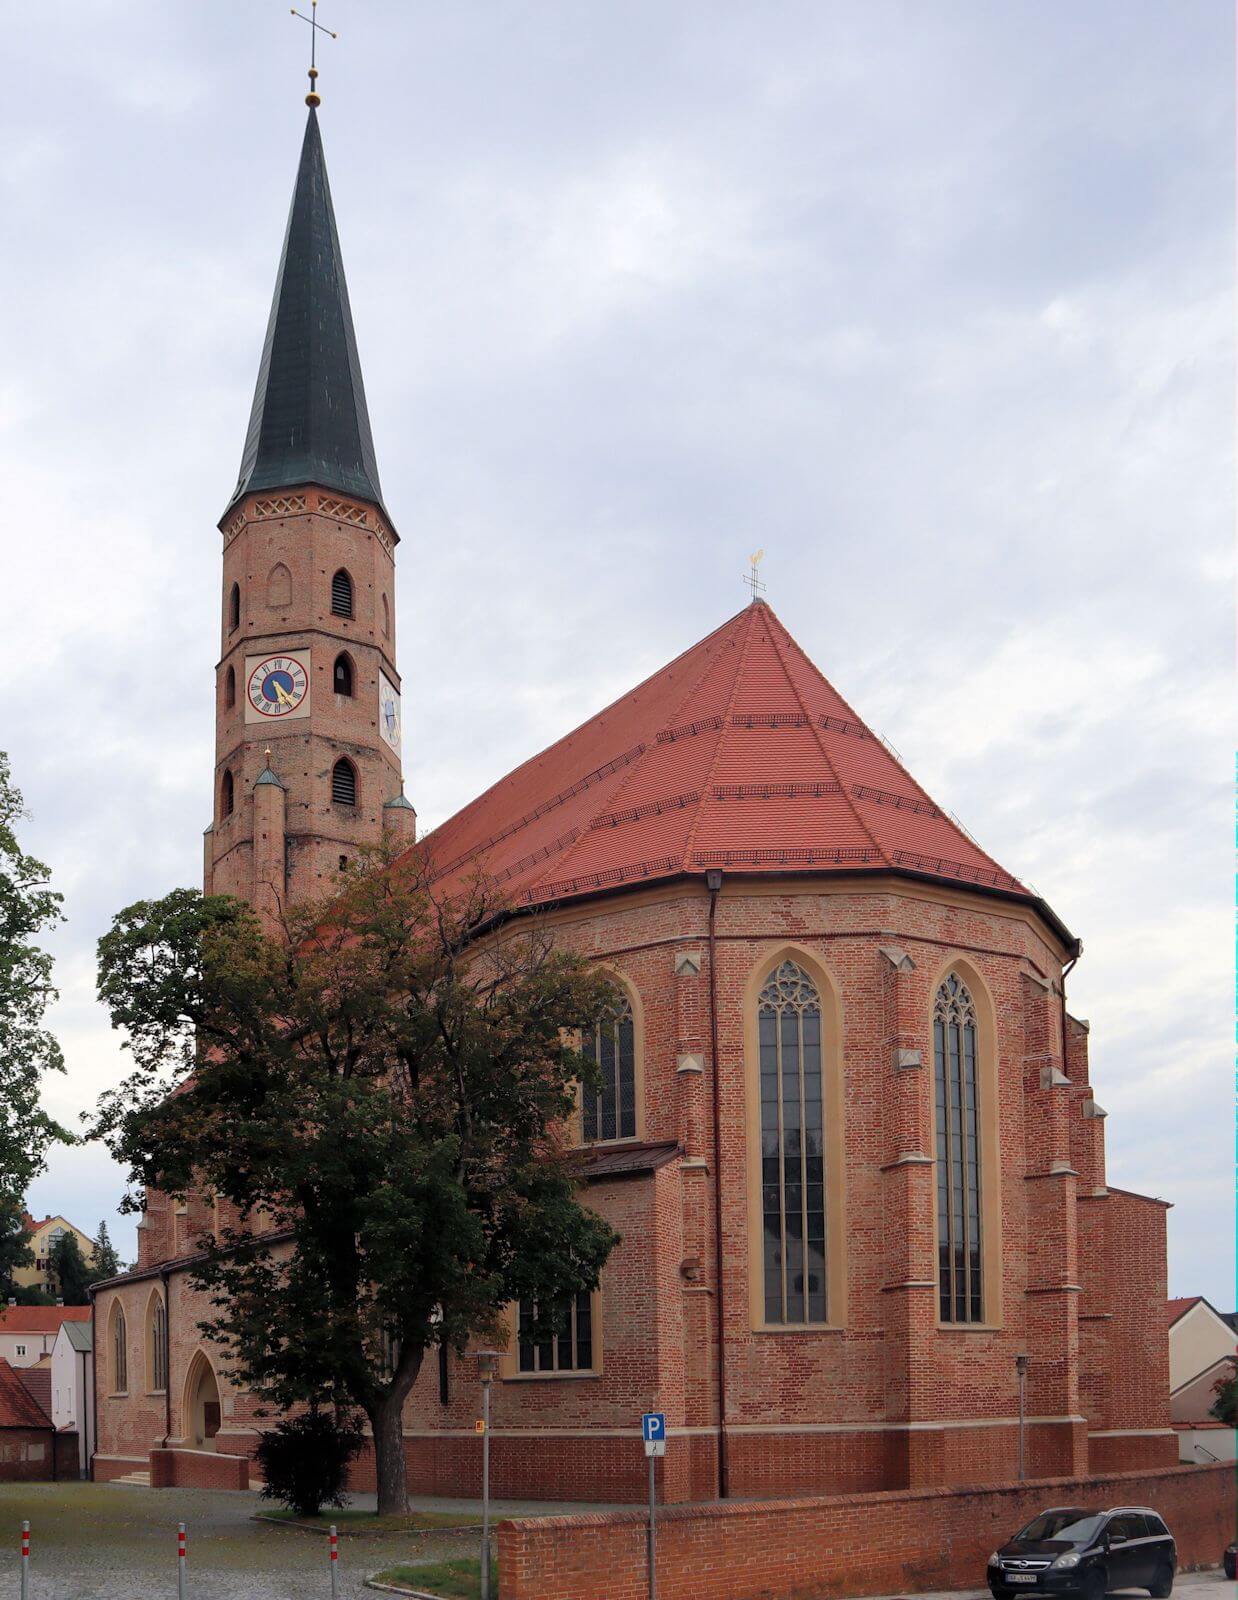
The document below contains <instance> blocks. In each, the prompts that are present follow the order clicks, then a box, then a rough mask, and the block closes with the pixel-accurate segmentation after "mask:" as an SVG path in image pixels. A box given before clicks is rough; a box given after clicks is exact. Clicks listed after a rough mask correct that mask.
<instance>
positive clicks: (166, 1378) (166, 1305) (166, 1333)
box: [159, 1267, 172, 1450]
mask: <svg viewBox="0 0 1238 1600" xmlns="http://www.w3.org/2000/svg"><path fill="white" fill-rule="evenodd" d="M159 1279H160V1282H161V1283H162V1284H163V1444H162V1445H161V1446H160V1448H161V1449H163V1450H166V1449H167V1448H168V1440H169V1439H170V1438H171V1437H172V1307H171V1304H170V1302H169V1287H168V1286H169V1282H170V1279H169V1277H168V1269H167V1268H166V1267H162V1268H160V1271H159Z"/></svg>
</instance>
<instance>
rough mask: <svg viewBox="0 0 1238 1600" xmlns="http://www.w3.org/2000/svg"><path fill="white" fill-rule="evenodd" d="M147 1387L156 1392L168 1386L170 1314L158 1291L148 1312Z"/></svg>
mask: <svg viewBox="0 0 1238 1600" xmlns="http://www.w3.org/2000/svg"><path fill="white" fill-rule="evenodd" d="M146 1386H147V1388H148V1389H152V1390H155V1391H156V1392H157V1391H159V1390H161V1389H166V1388H167V1386H168V1313H167V1308H166V1307H165V1306H164V1303H163V1296H162V1295H161V1294H160V1293H159V1292H158V1290H156V1292H155V1293H154V1294H153V1295H152V1296H151V1298H150V1305H149V1306H148V1307H147V1312H146Z"/></svg>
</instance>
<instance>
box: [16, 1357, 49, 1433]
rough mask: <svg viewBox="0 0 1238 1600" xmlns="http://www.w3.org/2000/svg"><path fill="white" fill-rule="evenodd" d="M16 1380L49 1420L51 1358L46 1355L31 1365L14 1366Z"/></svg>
mask: <svg viewBox="0 0 1238 1600" xmlns="http://www.w3.org/2000/svg"><path fill="white" fill-rule="evenodd" d="M13 1370H14V1371H15V1372H16V1373H17V1379H18V1382H19V1383H20V1384H21V1386H22V1388H23V1389H24V1390H25V1391H26V1393H27V1394H28V1395H29V1396H30V1398H31V1399H32V1400H33V1401H34V1403H35V1405H36V1406H38V1408H39V1410H40V1411H42V1412H43V1414H44V1416H45V1417H46V1418H47V1419H48V1421H50V1420H51V1415H52V1358H51V1356H47V1357H45V1358H44V1360H42V1361H40V1362H38V1363H37V1364H36V1365H35V1366H33V1367H15V1368H14V1369H13Z"/></svg>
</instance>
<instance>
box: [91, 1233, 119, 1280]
mask: <svg viewBox="0 0 1238 1600" xmlns="http://www.w3.org/2000/svg"><path fill="white" fill-rule="evenodd" d="M120 1272H121V1265H120V1257H119V1256H118V1255H117V1254H116V1246H115V1245H114V1244H113V1243H112V1236H111V1234H110V1233H109V1232H108V1231H107V1223H106V1222H101V1223H100V1224H99V1231H98V1233H97V1234H96V1236H95V1264H94V1270H93V1272H92V1273H91V1275H90V1281H91V1282H92V1283H103V1282H104V1281H105V1280H106V1279H108V1278H115V1277H119V1275H120Z"/></svg>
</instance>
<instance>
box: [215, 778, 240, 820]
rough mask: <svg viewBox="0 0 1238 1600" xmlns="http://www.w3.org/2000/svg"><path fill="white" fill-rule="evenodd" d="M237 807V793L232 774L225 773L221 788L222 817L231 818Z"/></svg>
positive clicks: (220, 805)
mask: <svg viewBox="0 0 1238 1600" xmlns="http://www.w3.org/2000/svg"><path fill="white" fill-rule="evenodd" d="M235 807H236V791H235V787H234V785H233V782H232V774H231V772H228V771H225V772H224V775H223V782H222V783H221V784H220V786H219V812H220V815H221V816H224V817H230V816H231V815H232V813H233V810H234V809H235Z"/></svg>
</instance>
